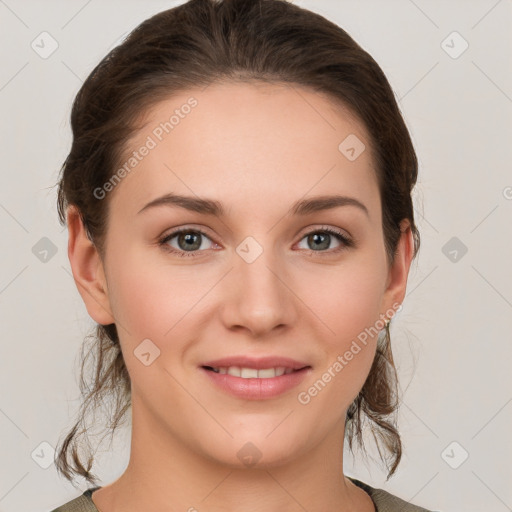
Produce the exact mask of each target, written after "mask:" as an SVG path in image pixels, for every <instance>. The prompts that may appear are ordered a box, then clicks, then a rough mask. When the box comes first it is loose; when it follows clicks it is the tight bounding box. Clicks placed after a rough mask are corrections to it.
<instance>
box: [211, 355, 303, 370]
mask: <svg viewBox="0 0 512 512" xmlns="http://www.w3.org/2000/svg"><path fill="white" fill-rule="evenodd" d="M201 366H210V367H211V368H228V367H230V366H239V367H241V368H254V369H256V370H262V369H264V368H279V367H284V368H291V369H292V370H300V369H301V368H305V367H307V366H309V365H308V364H307V363H303V362H301V361H296V360H295V359H291V358H289V357H278V356H266V357H248V356H243V355H241V356H230V357H223V358H221V359H215V360H213V361H207V362H205V363H202V364H201Z"/></svg>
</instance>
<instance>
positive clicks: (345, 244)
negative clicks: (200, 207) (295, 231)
mask: <svg viewBox="0 0 512 512" xmlns="http://www.w3.org/2000/svg"><path fill="white" fill-rule="evenodd" d="M182 233H199V234H201V235H202V236H205V237H206V238H208V239H210V237H209V236H208V234H206V233H205V232H204V231H202V230H201V229H198V228H194V229H191V228H182V229H178V230H176V231H173V232H172V233H169V234H167V235H165V236H164V237H162V238H160V239H159V240H158V245H159V246H160V247H162V249H163V250H164V251H167V252H169V253H172V254H175V255H176V256H179V257H185V258H186V257H196V256H197V253H200V252H203V251H199V250H196V251H182V250H177V249H175V248H174V247H170V246H169V245H168V244H167V242H168V241H169V240H172V239H173V238H174V237H175V236H177V235H180V234H182ZM316 233H328V234H329V235H333V236H334V237H335V238H336V239H337V240H338V241H339V242H341V243H342V245H340V246H339V247H337V248H335V249H332V250H329V251H313V250H311V249H309V250H308V249H303V250H306V251H307V252H308V253H309V254H315V255H316V254H321V255H322V253H327V254H326V255H330V254H336V253H339V252H341V251H343V250H346V249H349V248H352V247H355V245H356V244H355V242H354V241H353V240H352V239H350V238H348V237H347V236H346V235H345V234H343V233H341V232H340V231H338V230H336V229H333V228H321V229H314V230H312V231H309V232H308V233H305V234H304V236H303V237H302V238H301V240H303V239H304V238H305V237H307V236H309V235H313V234H316Z"/></svg>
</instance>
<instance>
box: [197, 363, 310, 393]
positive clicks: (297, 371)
mask: <svg viewBox="0 0 512 512" xmlns="http://www.w3.org/2000/svg"><path fill="white" fill-rule="evenodd" d="M206 366H209V367H214V368H219V367H228V366H241V367H244V368H254V369H256V370H261V369H263V368H276V367H284V368H291V369H292V370H294V371H293V372H292V373H288V374H284V375H280V376H279V377H271V378H268V379H259V378H250V379H244V378H242V377H235V376H233V375H229V374H219V373H215V372H214V371H211V370H208V369H206V368H205V367H206ZM199 369H200V370H201V371H202V372H203V373H204V374H205V375H206V376H207V377H208V378H209V379H210V382H212V383H213V384H215V385H216V386H217V387H218V388H219V389H221V390H223V391H224V392H227V393H228V394H230V395H232V396H235V397H238V398H242V399H244V400H267V399H270V398H275V397H278V396H279V395H281V394H283V393H286V392H287V391H290V390H291V389H293V388H294V387H296V386H298V385H299V384H300V383H301V382H302V381H303V380H304V379H305V378H306V375H308V374H309V373H310V372H311V366H310V365H308V364H306V363H303V362H300V361H296V360H294V359H290V358H287V357H275V356H268V357H262V358H252V357H248V356H233V357H225V358H222V359H216V360H214V361H208V362H206V363H204V364H202V365H200V367H199Z"/></svg>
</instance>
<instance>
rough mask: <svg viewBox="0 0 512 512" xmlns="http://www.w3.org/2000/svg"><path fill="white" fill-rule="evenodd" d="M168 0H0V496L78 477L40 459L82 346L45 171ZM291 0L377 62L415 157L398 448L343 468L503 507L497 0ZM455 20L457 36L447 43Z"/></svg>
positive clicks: (121, 440)
mask: <svg viewBox="0 0 512 512" xmlns="http://www.w3.org/2000/svg"><path fill="white" fill-rule="evenodd" d="M179 3H182V2H172V1H157V0H154V1H151V2H142V1H133V0H131V1H126V0H124V1H113V0H108V1H99V0H89V1H86V0H79V1H78V0H67V1H63V0H60V1H56V0H53V1H44V2H41V1H36V0H0V42H1V46H0V52H1V57H2V66H1V67H0V108H1V120H2V122H1V128H0V129H1V132H0V145H1V148H0V150H1V151H0V158H1V167H0V168H1V173H2V182H1V183H2V186H1V187H0V227H1V230H2V242H3V243H2V253H1V254H2V256H1V257H2V265H1V268H0V321H1V325H2V345H1V347H2V357H1V358H0V390H1V398H0V440H1V441H0V442H1V457H0V461H1V462H0V512H7V511H15V510H16V511H18V510H24V511H27V512H43V511H47V510H51V509H53V508H54V507H56V506H57V505H60V504H62V503H64V502H65V501H68V500H70V499H72V498H73V497H75V496H77V495H78V494H80V493H81V492H82V490H84V489H85V488H86V485H85V483H84V484H83V485H82V486H81V489H75V488H73V487H72V486H71V484H69V483H67V481H65V480H64V479H62V478H61V477H59V476H58V475H57V473H56V471H55V468H54V465H53V464H50V465H49V466H48V467H47V468H46V469H44V468H43V467H41V464H43V465H44V462H45V461H48V460H49V459H50V458H51V457H52V452H51V447H55V445H56V443H57V440H58V439H59V437H60V436H62V435H64V432H65V431H66V429H67V428H69V427H71V425H72V419H73V415H74V413H75V412H76V409H77V407H78V401H77V399H78V398H79V395H78V384H77V378H78V377H77V371H78V353H79V348H80V345H81V343H82V340H83V338H84V336H85V335H86V334H87V332H88V331H89V329H90V328H91V327H92V326H93V325H94V324H93V322H92V320H91V319H90V318H89V316H88V314H87V311H86V309H85V307H84V305H83V303H82V300H81V298H80V296H79V294H78V291H77V289H76V287H75V284H74V282H73V279H72V276H71V271H70V266H69V262H68V259H67V233H66V231H65V230H63V229H62V227H61V226H60V225H59V223H58V221H57V214H56V208H55V197H56V196H55V192H56V190H55V189H54V188H51V187H52V185H53V184H54V183H55V181H56V180H57V176H58V171H59V168H60V165H61V164H62V162H63V160H64V158H65V157H66V154H67V151H68V149H69V146H70V130H69V124H68V118H69V111H70V107H71V102H72V99H73V97H74V95H75V94H76V92H77V91H78V88H79V87H80V85H81V82H82V80H83V79H84V78H85V77H86V76H87V75H88V73H89V72H90V71H91V69H92V68H93V66H94V65H96V64H97V62H99V60H100V59H101V58H102V57H103V56H104V55H105V53H106V52H107V51H108V50H109V49H110V48H111V47H112V46H114V44H116V43H117V42H118V41H119V40H120V38H122V37H123V36H124V35H125V34H126V33H127V32H128V31H129V30H131V29H132V28H134V27H135V26H136V25H137V24H138V23H140V22H141V21H142V20H144V19H145V18H147V17H148V16H150V15H152V14H154V13H156V12H159V11H161V10H163V9H165V8H169V7H172V6H174V5H177V4H179ZM295 3H296V4H298V5H301V6H303V7H306V8H309V9H311V10H314V11H316V12H318V13H320V14H322V15H324V16H326V17H327V18H329V19H331V20H332V21H334V22H335V23H337V24H339V25H340V26H341V27H342V28H344V29H345V30H347V31H348V32H349V34H351V36H353V37H354V39H356V41H358V42H359V43H360V44H361V45H362V46H363V47H364V48H365V49H366V50H367V51H368V52H369V53H370V54H371V55H372V56H373V57H374V58H375V59H376V60H377V62H378V63H379V64H380V65H381V67H382V68H383V70H384V72H385V73H386V75H387V76H388V78H389V80H390V82H391V85H392V86H393V88H394V90H395V92H396V96H397V98H398V99H399V103H400V106H401V109H402V112H403V114H404V117H405V119H406V122H407V124H408V126H409V128H410V131H411V134H412V137H413V141H414V143H415V146H416V149H417V152H418V157H419V160H420V177H419V184H418V186H417V189H416V192H415V205H416V216H417V222H418V225H419V228H420V231H421V236H422V248H421V250H420V254H419V257H418V259H417V260H416V261H415V262H414V263H413V266H412V269H411V275H410V280H409V285H408V293H407V297H406V299H405V302H404V308H403V310H402V311H401V312H400V313H399V314H398V316H396V317H395V319H394V321H393V322H392V328H391V335H392V340H393V344H394V350H395V354H396V359H397V361H398V365H399V372H400V378H401V385H402V390H403V400H404V402H403V405H402V407H401V409H400V431H401V433H402V436H403V441H404V445H405V454H404V458H403V462H402V464H401V466H400V468H399V470H398V473H397V475H396V476H395V477H393V478H392V479H391V480H390V481H389V482H386V481H385V474H384V472H383V471H382V469H380V467H379V466H378V464H376V463H375V462H373V461H372V458H371V457H370V459H369V460H368V462H367V463H366V464H365V463H364V461H361V460H360V461H359V462H357V463H355V462H353V461H352V460H351V459H350V457H348V456H347V459H346V472H347V473H348V474H350V475H351V476H355V477H358V478H360V479H362V480H364V481H366V482H368V483H369V484H371V485H373V486H376V487H383V488H385V489H387V490H388V491H390V492H392V493H396V494H398V495H399V496H401V497H403V498H405V499H411V500H412V501H413V502H415V503H418V504H420V505H422V506H425V507H427V508H433V509H436V510H443V511H449V510H453V511H454V510H465V511H468V512H469V511H482V510H486V511H488V512H492V511H496V512H501V511H506V510H512V487H511V486H510V482H511V478H512V469H511V468H510V460H512V436H511V435H510V431H511V426H512V403H511V402H512V389H511V385H510V382H511V379H510V361H511V358H512V344H511V335H510V333H511V332H512V270H511V265H510V262H511V261H512V243H511V241H510V232H511V229H510V226H511V219H512V172H511V165H510V162H511V160H512V158H511V157H512V149H511V148H512V144H511V140H512V123H511V119H512V71H511V64H510V63H511V62H512V60H511V58H512V35H511V34H512V31H511V30H510V27H511V26H512V25H511V22H512V2H511V1H510V0H500V1H496V0H472V1H454V0H449V1H441V0H439V1H433V0H428V1H427V0H415V1H412V0H390V1H386V2H383V1H381V0H374V1H370V0H357V1H356V0H354V1H344V0H338V1H335V0H307V1H306V0H302V1H299V0H296V1H295ZM43 31H47V32H48V33H49V34H51V36H52V38H54V39H55V40H56V41H57V43H58V48H57V50H56V51H55V52H54V53H53V54H52V55H50V56H49V57H48V58H46V59H44V58H42V57H41V56H40V55H39V54H38V53H36V51H34V49H33V48H32V47H31V43H32V42H33V41H35V43H38V41H39V45H40V46H42V43H41V42H40V41H41V37H43V36H40V34H41V32H43ZM454 31H457V32H458V33H459V34H460V36H461V37H462V38H463V39H464V40H465V41H467V43H468V44H469V47H468V48H467V50H466V51H464V52H463V53H462V54H460V55H457V54H458V53H459V52H460V51H461V50H462V49H463V44H464V43H463V40H462V39H460V38H458V36H456V35H455V36H453V35H452V36H450V34H452V33H453V32H454ZM448 36H450V37H448ZM45 37H46V36H45ZM447 38H448V39H447ZM443 41H445V43H443ZM44 47H45V48H46V50H48V49H49V48H50V41H49V40H48V39H47V40H46V43H45V45H44ZM40 51H42V48H41V49H40ZM447 51H448V52H451V54H452V56H450V55H449V53H447ZM454 55H456V56H457V58H454ZM45 237H46V238H47V239H48V240H46V239H44V238H45ZM41 239H44V240H42V241H41ZM49 241H50V242H49ZM464 246H465V247H466V248H467V252H466V253H465V254H464V253H463V252H464V251H463V249H464ZM48 247H53V253H54V254H53V253H52V251H51V250H50V252H48V253H47V254H46V256H45V255H44V253H42V252H41V249H42V248H43V249H44V248H48ZM454 250H455V251H457V252H456V253H455V252H453V251H454ZM455 255H456V256H457V257H456V259H454V257H455ZM128 442H129V431H128V430H126V429H125V431H124V432H123V431H121V432H120V435H119V437H118V438H117V439H116V441H115V443H114V452H115V453H114V455H113V456H112V455H110V454H109V453H100V454H99V460H98V466H97V467H96V469H97V470H98V471H99V474H100V476H101V477H102V479H103V483H104V484H107V483H109V482H110V481H112V480H113V479H115V478H116V477H117V476H118V475H119V474H120V473H121V472H122V471H123V469H124V465H125V464H126V462H127V457H128V446H129V445H128ZM453 442H456V443H457V444H455V445H453V444H452V443H453ZM41 443H47V444H43V445H41ZM48 445H49V446H48ZM106 448H107V447H106ZM106 448H105V449H106ZM466 452H467V454H469V456H468V458H467V460H465V461H464V462H462V461H463V459H464V456H465V454H466ZM371 453H373V455H372V457H373V458H375V457H376V455H375V452H374V451H373V452H372V451H371ZM50 462H51V460H50ZM452 466H453V467H452ZM455 466H458V467H457V468H456V469H454V467H455ZM100 469H101V471H100Z"/></svg>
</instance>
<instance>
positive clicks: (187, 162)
mask: <svg viewBox="0 0 512 512" xmlns="http://www.w3.org/2000/svg"><path fill="white" fill-rule="evenodd" d="M191 96H193V97H194V98H195V99H196V100H197V102H198V103H197V106H196V107H195V108H194V109H192V110H191V112H190V113H189V114H188V115H186V116H184V117H183V119H180V122H179V124H178V125H177V126H175V127H174V129H173V130H172V132H170V133H169V134H164V137H162V140H161V141H158V140H157V139H155V140H157V142H158V144H157V145H156V147H155V148H153V149H152V150H151V151H150V152H149V154H148V155H147V156H145V157H144V158H143V159H142V160H141V161H140V162H139V163H138V164H137V166H136V168H135V169H134V170H133V171H132V172H130V173H129V174H128V175H127V176H125V177H124V178H123V180H122V181H121V183H119V184H118V185H117V186H116V187H115V188H114V190H113V191H111V192H109V193H108V195H107V197H106V198H105V199H104V200H108V201H110V207H109V224H108V231H107V238H106V253H105V259H104V261H102V259H101V258H100V256H99V254H98V252H97V251H96V249H95V247H94V245H93V244H92V243H91V242H90V241H89V240H88V239H87V237H86V236H85V234H84V230H83V226H82V224H81V222H80V220H79V218H78V217H77V215H76V210H75V209H74V207H70V208H69V210H68V229H69V248H68V249H69V250H68V254H69V258H70V262H71V267H72V270H73V275H74V278H75V282H76V284H77V287H78V290H79V292H80V294H81V296H82V298H83V300H84V303H85V305H86V307H87V311H88V312H89V314H90V316H91V317H92V318H93V319H94V320H95V321H96V322H98V323H101V324H109V323H113V322H115V323H116V325H117V326H118V332H119V334H120V340H121V347H122V351H123V355H124V358H125V361H126V365H127V368H128V371H129V374H130V378H131V384H132V419H133V421H132V428H133V430H132V444H131V453H130V462H129V464H128V467H127V469H126V471H125V473H124V474H123V475H122V476H121V477H120V478H119V479H118V480H116V481H115V482H113V483H111V484H110V485H108V486H104V487H103V488H102V489H100V490H99V491H96V492H95V493H94V494H93V501H94V502H95V504H96V506H97V508H98V509H99V510H100V511H101V512H120V511H121V510H122V511H123V512H132V511H140V510H143V509H146V510H162V511H164V510H184V511H185V510H189V509H191V507H194V508H195V509H196V510H198V511H199V512H201V511H206V510H208V511H210V512H220V511H221V510H222V511H231V510H244V512H256V511H265V512H277V511H281V512H282V511H285V512H295V511H297V512H298V511H303V510H304V509H306V510H308V511H309V512H314V511H318V512H320V511H325V510H337V511H343V512H345V511H355V510H358V511H371V510H373V505H372V502H371V500H370V498H369V496H368V495H367V494H366V493H365V492H364V491H362V490H361V489H359V488H357V487H355V486H354V485H353V484H352V483H351V482H350V481H348V479H346V478H344V477H343V472H342V468H343V450H342V442H341V440H342V439H343V437H344V419H345V413H346V410H347V408H348V406H349V405H350V403H351V402H352V401H353V399H354V398H355V396H356V395H357V393H358V392H359V390H360V389H361V387H362V386H363V383H364V381H365V379H366V376H367V375H368V372H369V370H370V366H371V363H372V360H373V357H374V354H375V348H376V341H377V337H376V336H374V337H373V338H369V339H368V343H367V345H366V346H365V347H364V346H363V348H362V350H361V351H360V352H359V353H358V354H357V355H355V356H354V358H353V359H352V360H351V361H350V362H349V363H348V364H347V365H346V366H345V367H344V368H343V370H342V371H341V372H339V373H337V374H336V376H335V377H333V378H332V379H331V381H330V382H329V383H328V384H327V385H326V386H325V388H324V389H322V391H321V392H319V393H318V394H317V396H315V397H312V398H311V401H310V402H309V403H308V404H307V405H303V404H301V403H299V401H298V399H297V395H298V393H299V392H300V391H304V390H307V389H308V388H309V387H310V386H311V385H312V384H313V383H314V382H315V381H317V380H318V379H319V378H320V377H321V376H322V374H323V373H324V372H325V371H326V370H327V369H328V368H329V367H332V365H333V363H334V362H335V361H336V360H337V357H338V356H339V355H343V354H344V353H345V352H346V351H347V350H348V349H349V348H350V345H351V343H352V342H353V340H355V339H356V338H357V336H358V334H360V333H361V332H363V331H364V330H365V328H369V327H371V326H373V325H375V324H376V322H377V321H378V320H379V319H381V318H382V315H383V314H384V313H385V312H386V311H389V310H390V309H392V308H393V305H395V308H396V304H400V303H401V302H402V300H403V298H404V296H405V291H406V283H407V276H408V272H409V267H410V263H411V259H412V249H413V240H412V235H411V231H410V229H408V223H407V221H404V222H403V224H402V226H401V227H402V237H401V239H400V243H399V246H398V250H397V255H396V259H395V262H394V264H393V266H391V267H390V266H388V262H387V260H386V254H385V250H384V238H383V232H382V218H381V203H380V196H379V191H378V187H377V180H376V176H375V171H374V169H373V167H372V166H373V163H372V156H371V148H370V140H369V138H368V135H367V133H366V130H365V128H364V126H363V125H362V124H361V123H360V122H359V121H358V120H357V119H355V118H354V117H353V116H352V115H350V114H349V112H348V111H346V110H345V109H343V108H340V107H339V106H336V105H335V104H334V103H333V102H332V101H330V100H329V98H327V97H325V96H324V95H321V94H319V93H317V92H314V91H311V90H309V89H307V88H302V87H299V86H295V85H294V86H293V87H291V86H289V85H276V84H273V85H268V84H259V83H233V82H231V83H224V84H212V85H210V86H208V87H207V88H206V89H205V90H202V91H201V90H188V91H185V92H183V93H182V94H178V95H175V96H173V97H172V98H169V99H167V100H165V101H162V102H160V103H158V104H157V105H156V106H155V107H154V108H152V109H151V110H150V111H149V112H147V113H146V116H145V118H144V123H145V124H144V127H143V128H142V129H140V130H139V131H138V132H137V133H136V135H135V137H134V138H132V140H131V141H130V143H129V145H128V146H127V153H126V155H129V154H130V153H131V152H132V151H133V150H136V149H138V148H140V146H142V145H143V144H144V142H145V141H146V140H147V137H148V135H151V134H152V133H153V130H154V129H155V127H157V126H158V125H159V123H160V122H163V121H165V120H168V119H169V116H170V114H172V112H173V111H174V110H175V109H176V108H178V109H179V108H180V106H182V105H183V104H185V103H186V102H187V99H188V98H190V97H191ZM349 134H355V135H356V136H357V137H358V138H359V139H360V140H361V141H363V142H364V144H365V145H366V150H365V151H363V153H362V154H361V155H360V156H359V157H358V158H357V159H356V160H355V161H349V160H348V159H347V158H346V157H345V156H344V155H343V154H342V153H341V152H340V151H339V150H338V146H339V144H340V142H341V141H342V140H344V139H345V138H346V137H347V136H348V135H349ZM153 138H155V137H154V136H153ZM169 192H173V193H176V194H184V195H189V196H193V197H201V198H210V199H215V200H217V201H219V202H221V203H222V205H223V207H224V209H225V210H226V214H225V217H223V218H218V217H214V216H211V215H206V214H200V213H196V212H190V211H187V210H185V209H183V208H179V207H176V206H172V207H170V206H159V207H157V208H149V209H147V210H146V211H144V212H142V213H137V212H139V210H140V209H141V208H143V207H144V205H146V204H147V203H148V202H150V201H151V200H153V199H155V198H156V197H158V196H161V195H163V194H166V193H169ZM327 194H340V195H347V196H351V197H354V198H356V199H358V200H359V201H361V202H362V203H364V205H365V206H366V207H367V209H368V215H366V214H365V213H364V212H363V211H362V210H360V209H358V208H356V207H354V206H342V207H337V208H333V209H329V210H325V211H319V212H313V213H309V214H308V215H305V216H297V215H287V212H288V209H289V208H290V206H291V205H292V204H293V203H294V202H295V201H297V200H300V199H304V198H310V197H313V196H321V195H327ZM181 227H189V228H190V229H191V230H192V231H193V229H194V228H196V229H197V228H200V229H202V230H204V231H205V232H206V234H207V237H203V238H202V243H201V246H200V249H199V250H196V251H195V256H189V257H180V256H177V255H175V254H173V253H171V252H168V251H166V250H165V249H164V246H159V245H158V240H159V238H162V237H163V235H166V234H168V233H170V232H171V231H172V229H173V228H181ZM325 227H331V228H337V229H339V230H340V231H341V232H342V233H344V234H345V235H346V236H348V237H349V238H352V239H354V240H355V241H356V242H355V243H356V245H355V246H354V247H343V242H340V241H338V240H337V239H336V238H335V237H334V236H331V241H330V244H329V242H328V241H327V242H326V244H325V245H321V246H320V248H318V245H315V244H314V242H311V241H309V243H308V237H307V236H306V235H308V234H310V233H312V232H313V233H316V232H322V228H325ZM248 236H250V237H253V238H254V239H255V240H256V241H257V242H258V244H259V245H260V246H261V248H262V250H263V252H262V253H261V254H260V256H259V257H258V258H257V259H256V260H255V261H253V262H252V263H247V261H245V260H244V259H243V258H242V257H240V255H239V254H238V253H237V252H236V248H237V247H238V246H239V244H240V243H241V242H242V241H244V239H245V238H246V237H248ZM178 241H179V238H178V237H175V238H173V239H172V241H169V242H167V246H171V247H172V248H174V249H175V250H177V251H179V249H180V248H181V252H185V251H184V250H183V247H184V244H183V243H182V244H181V245H178ZM338 247H341V248H342V249H341V251H339V252H335V250H336V249H337V248H338ZM381 328H382V326H381ZM144 339H150V340H151V341H152V343H154V345H156V346H157V347H158V348H159V350H160V356H159V357H158V358H156V359H155V360H154V361H153V362H152V364H150V365H149V366H146V365H144V364H142V363H141V361H140V360H139V359H138V357H136V356H135V355H134V350H135V349H136V348H137V347H138V345H139V344H140V343H141V342H142V340H144ZM240 354H244V355H251V356H254V357H258V356H264V355H279V356H285V357H291V358H294V359H297V360H299V361H303V362H306V363H307V364H309V365H310V366H311V370H310V372H309V373H308V375H307V376H306V379H305V380H304V381H303V382H302V383H301V384H300V385H299V386H298V387H297V388H296V389H293V390H291V391H288V392H286V393H284V394H282V395H280V396H278V397H275V398H272V399H266V400H243V399H241V398H236V397H233V396H231V395H229V394H227V393H225V392H224V391H222V390H219V389H217V387H216V386H214V385H213V384H211V383H210V380H209V379H208V378H207V376H205V375H204V373H203V371H202V370H200V368H199V366H200V365H201V363H204V362H206V361H208V360H212V359H216V358H219V357H224V356H230V355H240ZM248 442H251V443H252V444H253V445H254V446H256V447H257V449H258V450H259V452H260V453H261V458H260V459H259V461H258V462H257V463H256V464H255V465H254V466H251V467H248V466H246V465H245V464H244V463H243V462H242V461H241V460H240V459H239V458H238V456H237V452H238V451H239V450H240V449H241V448H242V447H243V446H244V445H245V444H246V443H248Z"/></svg>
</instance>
